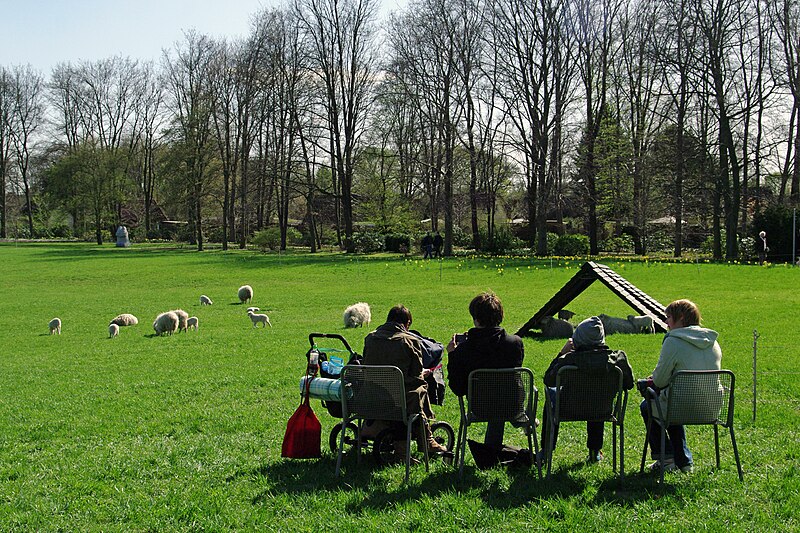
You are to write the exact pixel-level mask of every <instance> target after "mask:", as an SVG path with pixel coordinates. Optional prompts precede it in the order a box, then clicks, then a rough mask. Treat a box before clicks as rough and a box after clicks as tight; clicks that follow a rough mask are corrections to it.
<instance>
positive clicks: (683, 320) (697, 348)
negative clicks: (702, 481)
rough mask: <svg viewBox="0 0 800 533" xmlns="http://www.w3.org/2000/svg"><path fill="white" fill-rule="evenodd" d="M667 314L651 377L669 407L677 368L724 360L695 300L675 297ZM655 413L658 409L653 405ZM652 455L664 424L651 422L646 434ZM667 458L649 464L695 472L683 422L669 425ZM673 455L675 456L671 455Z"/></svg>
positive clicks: (716, 365) (710, 366)
mask: <svg viewBox="0 0 800 533" xmlns="http://www.w3.org/2000/svg"><path fill="white" fill-rule="evenodd" d="M665 313H666V315H667V327H668V328H669V331H667V333H666V335H664V341H663V343H662V344H661V354H660V355H659V358H658V363H656V368H655V370H653V375H652V376H651V378H650V379H652V380H653V385H655V387H656V388H658V389H660V390H661V391H660V393H659V397H658V401H659V402H660V403H661V404H662V406H663V409H666V405H667V398H668V397H669V389H665V387H667V385H669V380H670V378H671V377H672V375H673V374H674V373H675V372H678V371H680V370H719V369H720V364H721V361H722V349H721V348H720V347H719V343H718V342H717V337H718V336H719V334H718V333H717V332H716V331H713V330H710V329H707V328H704V327H701V326H700V310H699V309H698V308H697V305H695V304H694V302H691V301H689V300H676V301H674V302H672V303H670V304H669V305H668V306H667V308H666V309H665ZM647 401H648V400H644V401H643V402H642V404H641V412H642V418H644V423H645V427H647V425H648V421H649V420H648V417H649V410H648V409H647ZM653 412H654V413H656V412H657V411H656V409H655V408H654V409H653ZM647 438H648V440H649V442H650V450H651V453H652V455H653V459H657V458H658V457H659V456H660V455H661V426H660V425H659V424H657V423H653V424H651V425H650V432H649V433H648V435H647ZM665 446H666V450H665V452H666V456H667V459H665V460H664V462H663V463H661V462H660V461H659V460H656V462H655V463H653V464H652V465H650V468H651V469H652V470H657V469H659V468H663V469H664V470H665V471H669V470H675V469H676V468H677V469H680V470H681V471H682V472H687V473H689V472H692V471H693V470H694V467H693V464H692V452H691V451H690V450H689V446H688V445H687V443H686V432H685V430H684V428H683V426H677V425H674V426H669V427H668V428H667V441H666V445H665ZM670 455H672V458H669V456H670Z"/></svg>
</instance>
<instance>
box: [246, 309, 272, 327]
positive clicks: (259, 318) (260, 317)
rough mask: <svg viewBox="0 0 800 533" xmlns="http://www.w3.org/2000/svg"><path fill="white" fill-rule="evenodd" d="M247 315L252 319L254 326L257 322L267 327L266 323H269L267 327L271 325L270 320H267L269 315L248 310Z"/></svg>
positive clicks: (256, 325)
mask: <svg viewBox="0 0 800 533" xmlns="http://www.w3.org/2000/svg"><path fill="white" fill-rule="evenodd" d="M247 316H249V317H250V320H252V321H253V327H254V328H256V327H258V324H264V327H265V328H266V327H267V324H269V327H272V322H270V321H269V317H268V316H267V315H264V314H259V313H254V312H252V311H248V312H247Z"/></svg>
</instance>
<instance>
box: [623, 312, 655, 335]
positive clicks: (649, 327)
mask: <svg viewBox="0 0 800 533" xmlns="http://www.w3.org/2000/svg"><path fill="white" fill-rule="evenodd" d="M628 322H630V323H631V324H633V327H634V328H635V329H636V331H637V332H639V333H655V332H656V327H655V325H654V324H653V317H650V316H647V315H642V316H634V315H628Z"/></svg>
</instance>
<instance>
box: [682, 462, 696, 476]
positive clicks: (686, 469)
mask: <svg viewBox="0 0 800 533" xmlns="http://www.w3.org/2000/svg"><path fill="white" fill-rule="evenodd" d="M681 472H683V473H684V474H692V473H694V465H693V464H692V463H689V464H688V465H685V466H682V467H681Z"/></svg>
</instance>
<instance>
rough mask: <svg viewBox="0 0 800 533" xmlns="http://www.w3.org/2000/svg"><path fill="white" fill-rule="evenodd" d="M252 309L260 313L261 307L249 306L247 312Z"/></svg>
mask: <svg viewBox="0 0 800 533" xmlns="http://www.w3.org/2000/svg"><path fill="white" fill-rule="evenodd" d="M250 311H252V312H253V313H258V312H259V311H261V309H259V308H258V307H248V308H247V312H248V313H249V312H250Z"/></svg>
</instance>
